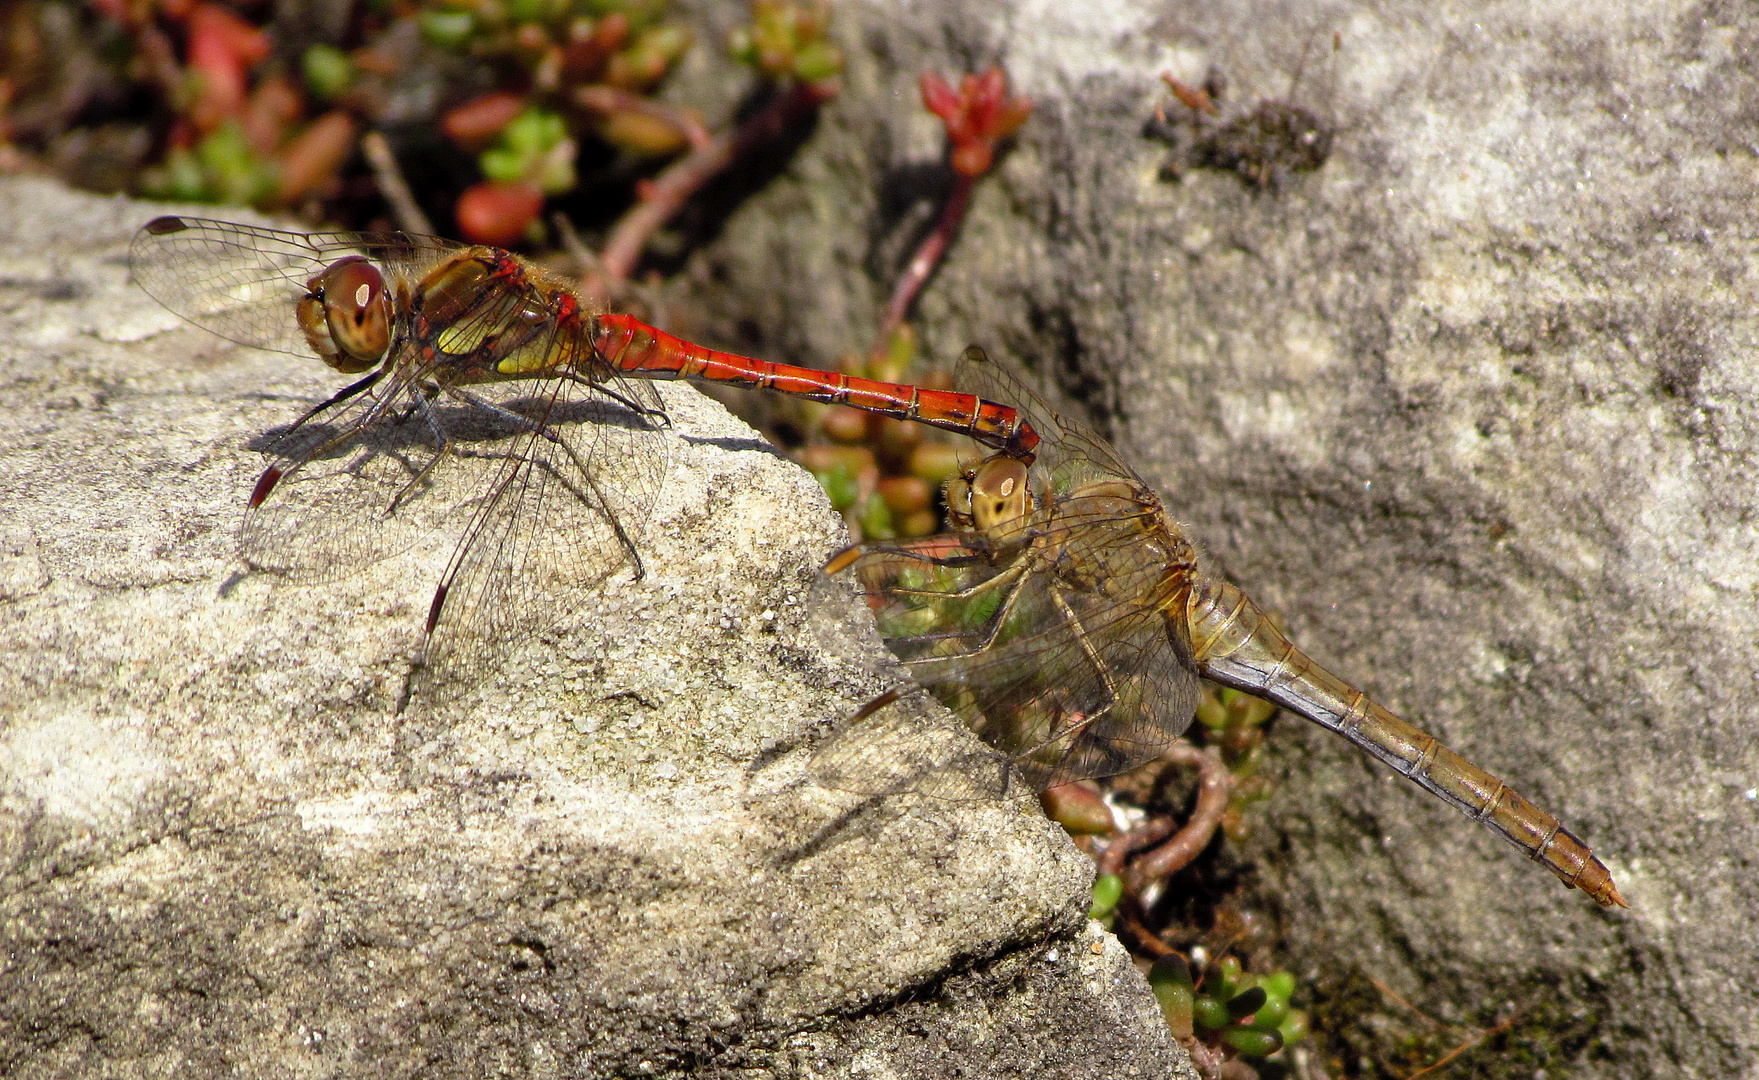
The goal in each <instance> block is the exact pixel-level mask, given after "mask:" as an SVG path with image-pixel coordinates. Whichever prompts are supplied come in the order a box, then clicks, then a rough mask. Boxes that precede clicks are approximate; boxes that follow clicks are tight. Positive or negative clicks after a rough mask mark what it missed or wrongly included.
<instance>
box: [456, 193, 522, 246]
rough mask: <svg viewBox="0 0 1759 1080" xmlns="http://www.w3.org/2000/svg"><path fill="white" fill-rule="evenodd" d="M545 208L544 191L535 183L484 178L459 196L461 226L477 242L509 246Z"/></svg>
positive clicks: (516, 240)
mask: <svg viewBox="0 0 1759 1080" xmlns="http://www.w3.org/2000/svg"><path fill="white" fill-rule="evenodd" d="M543 209H544V193H543V192H542V191H540V190H538V188H537V187H536V185H533V184H528V183H526V182H525V181H523V180H516V181H513V182H511V183H499V182H496V181H490V180H484V181H483V182H481V183H479V184H475V185H473V186H471V187H470V188H467V189H466V190H465V192H464V194H463V195H460V196H459V197H458V207H457V210H456V214H457V217H458V229H459V231H460V232H462V233H463V234H464V236H465V238H466V239H468V240H470V241H472V242H474V243H478V244H492V245H494V246H495V247H507V246H509V245H511V244H514V243H517V242H518V241H519V239H520V238H521V237H523V236H524V235H525V229H526V226H528V225H530V224H531V223H532V222H533V221H536V220H537V216H538V215H539V214H541V213H543Z"/></svg>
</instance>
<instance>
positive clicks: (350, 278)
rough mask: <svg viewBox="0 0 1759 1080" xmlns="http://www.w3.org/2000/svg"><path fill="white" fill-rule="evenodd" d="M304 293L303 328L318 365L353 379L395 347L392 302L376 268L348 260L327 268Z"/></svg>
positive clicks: (362, 261) (363, 260)
mask: <svg viewBox="0 0 1759 1080" xmlns="http://www.w3.org/2000/svg"><path fill="white" fill-rule="evenodd" d="M305 288H306V293H305V296H303V297H301V298H300V301H299V310H298V317H299V328H300V329H301V330H303V331H304V332H305V340H306V342H307V344H309V345H311V347H312V351H313V352H315V353H317V354H318V358H319V359H320V360H322V361H323V362H324V363H326V364H328V365H330V366H331V367H333V368H335V369H336V370H337V371H341V372H344V373H347V374H355V373H358V372H362V371H366V370H368V369H369V368H372V367H373V366H374V365H376V364H378V362H379V361H380V360H382V359H384V356H385V351H386V350H387V349H389V348H390V347H391V301H390V297H389V296H388V295H387V294H386V292H385V276H384V275H383V274H381V273H380V272H379V268H378V267H376V266H374V265H373V264H372V263H371V262H369V261H368V260H367V259H366V258H365V257H363V256H360V255H350V256H349V257H348V258H346V259H338V260H337V261H336V262H333V263H331V264H330V265H329V266H327V267H325V268H324V272H323V273H321V274H319V275H317V276H316V277H314V278H312V279H311V280H310V281H308V282H306V284H305Z"/></svg>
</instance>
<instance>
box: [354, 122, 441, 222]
mask: <svg viewBox="0 0 1759 1080" xmlns="http://www.w3.org/2000/svg"><path fill="white" fill-rule="evenodd" d="M360 150H361V153H363V154H365V155H366V160H367V164H369V165H371V166H372V169H373V179H374V181H376V182H377V183H378V185H379V194H380V195H383V196H384V197H385V202H387V203H388V204H390V207H391V214H392V216H394V217H395V218H396V219H397V225H398V227H399V228H401V229H402V230H403V231H404V232H412V233H419V234H421V235H424V236H432V235H433V234H434V224H433V222H431V221H429V220H428V216H427V215H426V214H424V213H422V210H421V207H420V206H418V205H416V202H415V195H414V194H413V193H411V192H410V190H409V184H408V183H407V182H406V181H405V180H404V179H403V170H402V169H399V168H398V167H397V155H395V154H393V153H391V144H390V143H389V142H388V141H387V140H386V139H385V136H384V135H382V134H380V133H379V132H377V131H369V132H367V133H366V134H365V135H362V136H361V137H360Z"/></svg>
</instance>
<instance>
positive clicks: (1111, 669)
mask: <svg viewBox="0 0 1759 1080" xmlns="http://www.w3.org/2000/svg"><path fill="white" fill-rule="evenodd" d="M1077 516H1079V515H1077ZM1102 525H1103V523H1102V522H1093V521H1081V522H1079V526H1080V527H1076V526H1075V525H1073V524H1071V525H1067V526H1064V527H1062V528H1061V529H1060V530H1057V531H1054V532H1053V533H1052V534H1050V535H1049V536H1048V537H1047V539H1048V540H1049V541H1050V542H1049V543H1048V544H1047V545H1044V546H1042V547H1039V548H1032V549H1027V550H1025V551H1022V552H1019V553H1017V554H1015V555H1014V556H1013V557H1011V558H998V557H997V556H996V555H995V553H993V552H990V551H986V550H984V548H983V547H982V545H981V544H977V543H973V542H971V540H972V538H961V537H954V536H942V537H933V538H930V539H928V540H926V541H920V542H916V543H912V544H904V545H896V546H877V545H876V546H873V547H871V548H869V549H866V550H864V551H863V552H862V554H861V555H860V556H859V557H858V558H856V559H855V560H854V562H853V563H852V564H851V565H850V566H849V572H850V573H851V574H852V575H853V576H854V577H855V578H856V580H857V581H858V582H859V586H860V588H861V590H862V592H863V593H864V594H865V595H866V596H867V598H868V603H869V605H870V607H872V608H873V609H874V611H875V616H876V621H877V623H878V626H879V630H880V634H881V636H882V637H884V638H885V639H886V643H887V645H888V646H889V647H890V648H891V649H892V651H893V652H894V653H895V654H896V655H897V656H898V658H899V660H900V663H901V666H902V667H903V668H904V669H905V670H907V671H908V672H909V674H910V675H911V676H912V677H913V678H914V679H915V680H916V681H917V682H918V683H919V684H920V685H921V686H922V687H923V688H924V689H925V690H926V691H927V692H928V693H930V694H932V695H933V696H934V697H935V698H937V699H939V700H940V701H941V702H942V703H943V704H944V705H946V706H947V707H948V708H949V709H951V710H952V712H953V713H954V714H955V715H957V716H958V717H959V718H960V719H961V720H962V721H963V722H964V723H965V724H966V726H967V727H968V728H969V729H970V730H971V731H973V732H974V733H975V734H977V736H978V737H979V738H980V739H982V740H983V742H984V744H986V746H987V747H988V748H990V750H991V751H992V754H990V755H988V756H987V757H986V756H985V755H983V754H975V756H974V752H973V751H970V750H967V751H964V752H963V757H962V758H960V760H959V762H958V763H957V765H956V767H958V768H963V769H966V770H970V772H971V775H967V776H966V777H963V778H961V779H958V780H956V781H955V780H952V779H951V778H950V777H949V776H948V775H947V773H948V771H949V767H950V766H954V765H955V763H954V762H948V763H946V764H937V763H934V762H933V761H930V760H925V759H924V756H923V755H924V754H925V753H928V751H926V750H925V749H924V747H925V746H926V745H931V744H923V743H921V742H919V741H913V740H912V738H911V737H910V735H909V732H910V730H911V729H912V727H913V722H912V721H910V720H908V719H906V718H905V716H904V714H903V713H902V712H901V711H900V710H899V709H897V708H891V707H887V708H882V709H876V710H869V711H867V712H864V714H863V715H862V716H861V717H860V718H859V719H858V722H856V723H854V724H852V725H851V726H850V728H849V729H848V730H847V731H846V732H842V733H839V734H838V735H837V736H836V737H834V738H833V740H832V741H831V742H830V743H829V744H827V746H826V747H824V748H823V749H822V750H821V751H820V753H819V755H818V756H817V757H816V758H815V762H814V770H815V773H816V774H817V775H818V776H820V777H821V778H822V779H821V782H822V783H825V784H826V786H830V787H834V788H839V789H843V790H856V791H864V792H868V793H880V792H884V791H889V790H895V789H898V788H899V787H900V784H901V779H900V778H902V777H906V776H909V775H910V774H911V773H912V772H918V773H921V779H920V780H918V781H915V782H914V783H911V784H909V785H907V786H909V787H911V789H913V790H918V791H922V792H925V793H929V794H936V795H940V796H942V797H947V796H948V792H949V790H950V789H953V788H965V789H972V790H974V791H975V792H976V793H980V794H983V795H991V796H994V795H1004V794H1026V793H1029V792H1033V791H1039V790H1042V789H1044V788H1047V787H1054V786H1056V785H1059V784H1065V783H1069V782H1071V781H1074V780H1079V779H1086V778H1090V777H1097V776H1108V775H1111V774H1113V773H1118V772H1123V771H1126V770H1128V769H1131V768H1134V767H1135V766H1137V765H1140V764H1142V763H1143V762H1146V761H1149V760H1151V759H1153V758H1154V757H1156V756H1158V755H1159V754H1160V753H1161V752H1162V751H1163V750H1164V749H1165V748H1166V746H1167V744H1168V743H1169V742H1171V740H1172V739H1174V738H1175V737H1177V736H1178V734H1179V733H1180V732H1182V731H1183V730H1184V729H1185V727H1186V725H1187V724H1189V722H1190V719H1191V715H1192V711H1193V710H1194V708H1195V706H1196V700H1197V693H1198V683H1197V678H1196V674H1195V669H1194V667H1193V665H1192V662H1191V659H1190V648H1189V645H1188V643H1187V642H1185V641H1184V640H1183V638H1182V637H1181V636H1180V635H1179V632H1178V630H1177V628H1176V624H1173V623H1169V622H1168V620H1166V619H1165V617H1164V616H1163V615H1162V614H1161V611H1160V601H1162V600H1163V599H1164V596H1165V587H1164V585H1163V586H1156V584H1155V582H1154V581H1153V580H1151V579H1153V578H1154V577H1156V576H1157V575H1158V574H1159V573H1160V572H1161V571H1162V570H1163V568H1161V567H1157V566H1155V565H1153V564H1152V563H1151V562H1145V563H1144V564H1143V572H1142V575H1141V576H1142V577H1143V578H1144V580H1143V581H1142V582H1139V583H1132V582H1121V583H1120V582H1115V581H1101V580H1096V579H1088V580H1083V579H1082V578H1081V576H1080V575H1070V574H1067V573H1059V572H1058V569H1057V567H1056V566H1055V565H1054V560H1053V559H1051V558H1047V552H1049V553H1055V554H1058V555H1060V554H1062V553H1065V552H1066V549H1067V546H1068V545H1070V544H1086V545H1089V546H1092V545H1098V544H1104V543H1112V544H1116V543H1119V542H1121V541H1122V540H1123V539H1124V538H1125V537H1127V536H1128V535H1129V532H1128V531H1127V530H1122V529H1113V530H1111V531H1110V534H1108V532H1107V530H1105V529H1104V528H1102V527H1101V526H1102ZM1096 554H1097V553H1095V552H1091V551H1090V552H1087V553H1086V557H1090V558H1091V557H1095V556H1096ZM1119 584H1122V585H1125V586H1129V585H1131V584H1141V585H1142V586H1143V588H1142V589H1140V590H1136V591H1132V590H1130V589H1128V588H1126V589H1124V590H1121V591H1119V590H1116V589H1115V588H1114V587H1115V586H1116V585H1119ZM1156 588H1158V589H1159V591H1155V590H1156ZM900 700H901V699H900ZM1001 762H1005V764H1006V765H1008V766H1011V768H1012V770H1014V772H1015V773H1017V774H1018V779H1017V780H1013V779H1010V776H1011V775H1012V774H1010V772H1009V771H1008V770H1007V769H1005V768H1002V767H1000V764H999V763H1001ZM973 776H975V777H976V778H977V782H976V784H975V788H973ZM953 797H957V796H953Z"/></svg>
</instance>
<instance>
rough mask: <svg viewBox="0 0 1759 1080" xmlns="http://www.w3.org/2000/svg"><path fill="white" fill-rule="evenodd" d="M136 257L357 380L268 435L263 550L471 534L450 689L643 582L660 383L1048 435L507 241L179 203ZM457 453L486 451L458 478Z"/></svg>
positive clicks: (315, 573) (261, 563)
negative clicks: (229, 215)
mask: <svg viewBox="0 0 1759 1080" xmlns="http://www.w3.org/2000/svg"><path fill="white" fill-rule="evenodd" d="M129 266H130V269H131V272H132V275H133V278H134V280H135V281H136V283H138V284H139V285H140V286H141V288H143V289H144V290H145V291H146V292H147V293H148V294H149V295H150V296H152V297H153V299H155V300H157V301H158V302H159V303H160V304H162V305H163V306H165V307H166V308H168V309H169V310H170V311H172V312H173V313H175V314H177V315H179V316H181V317H182V318H184V319H186V320H187V321H189V322H191V323H193V324H195V325H196V326H199V327H202V328H203V329H206V330H208V331H211V332H212V333H214V334H217V335H219V336H220V337H222V338H225V339H226V340H228V341H233V342H237V343H239V344H242V345H248V346H253V347H255V348H259V349H266V350H270V351H273V352H280V353H287V354H291V355H295V356H302V357H308V358H316V359H318V360H321V361H322V362H323V363H324V364H326V365H327V366H328V367H330V368H331V369H333V370H334V371H335V372H337V373H339V374H342V375H350V376H358V377H357V378H356V379H355V380H354V381H352V382H350V383H349V384H347V385H346V386H343V387H342V388H341V389H339V390H337V391H336V392H335V393H333V394H331V395H330V396H329V397H328V398H325V399H324V400H323V401H321V402H318V403H317V404H316V405H314V406H312V407H311V408H309V409H307V410H306V411H305V412H304V413H303V414H301V415H300V416H299V417H298V418H297V419H295V420H294V421H293V422H292V424H291V425H288V426H286V427H284V428H281V429H279V430H277V431H274V432H272V433H270V434H269V435H267V436H266V437H265V439H264V440H262V443H261V446H260V448H262V449H264V451H265V453H266V456H267V458H268V464H267V466H266V467H265V468H264V470H263V472H262V473H261V475H260V476H259V477H258V479H257V481H256V486H255V487H254V489H253V490H252V491H251V493H250V497H249V500H248V504H247V509H246V515H245V523H244V527H243V530H242V534H241V541H240V549H241V554H242V556H243V559H244V561H245V563H246V564H247V565H248V566H250V567H252V568H254V569H262V570H267V571H273V572H277V573H282V574H286V575H288V576H290V577H293V578H296V579H299V578H303V579H310V580H321V579H324V578H328V577H336V576H340V575H344V574H347V573H351V572H353V571H355V570H357V569H359V568H360V567H362V566H365V565H369V564H371V563H374V562H378V561H380V560H383V559H385V558H387V557H389V556H391V555H393V554H396V553H398V552H400V551H402V550H406V549H407V548H408V547H409V546H410V545H411V544H413V543H415V542H417V540H418V539H420V538H421V537H422V536H424V535H433V534H434V532H435V530H454V529H455V530H458V533H459V540H458V541H457V544H456V546H455V548H454V549H453V553H452V555H451V559H450V561H449V563H448V564H447V566H446V568H445V570H444V571H443V573H442V575H441V578H440V581H439V583H438V585H437V587H436V588H435V590H434V594H433V599H432V601H431V602H430V604H429V607H428V612H427V617H426V623H425V626H424V630H425V635H426V649H425V656H424V658H423V663H422V664H421V665H420V666H418V669H417V678H416V682H417V684H418V685H419V686H422V687H426V688H427V691H426V692H428V693H430V694H433V693H436V692H437V691H439V690H440V689H441V688H444V687H450V688H451V689H454V690H455V689H459V688H462V687H465V686H469V685H471V684H473V683H475V682H477V681H479V680H480V679H481V678H483V677H484V676H486V675H487V674H488V673H489V672H491V671H492V670H494V668H495V667H496V666H497V665H498V663H499V661H500V660H501V658H502V657H503V656H504V655H505V654H506V652H507V651H508V650H509V649H510V648H511V647H513V646H514V645H515V644H517V643H518V642H520V641H522V640H526V639H528V638H530V637H531V636H532V635H534V634H536V633H539V632H541V631H542V630H544V629H546V628H547V627H548V626H549V625H550V624H552V623H553V622H554V621H555V619H557V618H559V617H560V616H561V614H562V613H563V612H565V611H567V610H572V609H573V608H575V607H577V606H578V604H579V602H580V601H581V600H582V599H584V598H585V596H586V594H588V593H589V592H590V591H591V590H593V589H594V588H596V587H598V586H599V585H600V584H602V582H603V581H604V580H605V578H606V577H608V576H609V575H610V574H612V573H615V572H616V571H618V570H619V569H621V568H623V567H628V568H629V569H630V570H631V571H632V573H633V575H634V576H635V577H637V578H639V577H641V576H642V575H643V573H644V567H643V565H642V561H641V555H640V551H639V546H638V541H639V538H640V534H641V531H642V528H643V527H644V524H645V520H646V517H647V515H648V512H649V510H650V509H651V507H652V505H653V502H654V499H655V496H656V493H657V491H658V489H659V488H660V486H661V484H662V483H663V481H664V475H665V471H666V468H667V452H666V444H665V441H664V439H663V437H662V436H661V430H662V429H663V428H664V427H665V426H667V420H666V415H665V410H664V409H663V407H662V405H661V402H660V398H659V395H658V394H657V393H656V392H655V390H654V388H653V386H652V385H651V383H650V382H648V381H647V380H665V379H691V380H695V381H698V382H705V383H721V384H728V385H737V386H743V387H748V388H755V389H762V390H769V391H775V392H778V393H784V394H791V395H795V396H798V397H804V398H810V399H812V400H816V401H822V402H828V403H834V404H841V405H850V406H854V407H856V408H860V409H866V410H869V411H872V412H876V413H882V414H884V415H887V416H893V417H899V418H903V419H908V420H915V421H919V422H921V423H924V424H929V425H931V426H934V427H937V428H942V429H945V430H949V431H953V432H957V433H960V434H963V435H967V436H970V437H971V438H974V439H976V440H978V441H979V442H980V443H982V444H983V445H986V446H990V447H994V448H996V449H997V450H998V451H1005V452H1006V453H1008V454H1009V455H1010V457H1012V458H1020V459H1022V460H1031V459H1032V457H1033V455H1034V448H1035V446H1036V444H1037V441H1038V436H1037V434H1036V433H1035V432H1033V431H1032V429H1031V428H1030V427H1029V426H1027V425H1026V424H1025V423H1023V422H1021V420H1020V418H1019V417H1018V416H1017V415H1016V413H1015V412H1014V410H1013V409H1012V408H1011V407H1008V406H1005V405H1002V404H999V403H995V402H989V401H984V400H980V399H978V398H975V397H973V396H971V395H967V394H959V393H953V392H950V391H944V390H932V389H923V388H918V387H912V386H907V385H902V384H895V383H883V382H877V381H874V380H869V379H861V378H855V377H852V376H848V375H844V374H840V373H836V372H827V371H818V370H815V369H812V368H805V367H796V366H793V365H787V364H776V363H770V362H767V361H763V360H756V359H752V358H750V357H744V356H739V355H736V354H733V353H728V352H721V351H717V350H713V349H708V348H704V347H703V346H700V345H696V344H693V343H691V342H688V341H684V340H682V339H680V338H677V337H674V336H673V335H671V334H667V333H665V332H664V331H662V330H659V329H657V328H655V327H652V326H649V325H647V324H645V323H642V322H640V321H638V320H636V319H634V318H631V317H629V316H627V315H623V314H616V313H607V312H598V311H595V310H592V309H591V308H590V307H588V306H587V305H586V304H585V303H584V302H583V301H582V300H581V299H580V297H579V295H578V294H577V293H576V292H575V291H574V290H573V289H572V288H571V287H570V286H569V285H568V283H567V282H566V281H564V280H563V279H562V278H560V277H559V276H557V275H555V274H553V273H551V272H549V271H547V270H545V269H543V268H542V267H540V266H538V265H536V264H534V263H532V262H529V261H527V260H525V259H522V258H520V257H519V256H517V255H514V254H512V253H510V252H507V251H503V250H500V249H498V248H492V247H484V246H467V245H461V244H456V243H453V242H451V241H448V240H444V239H441V238H438V237H432V236H418V235H412V234H407V233H382V234H374V233H352V232H314V233H296V232H283V231H281V230H277V229H268V228H261V227H258V226H254V225H243V224H236V223H233V222H226V221H213V220H207V219H203V218H194V217H179V216H166V217H159V218H155V219H154V220H152V221H150V222H148V223H147V224H146V226H145V227H143V228H142V229H141V230H140V231H139V233H137V234H136V236H135V238H134V241H133V243H132V245H131V246H130V250H129ZM454 463H469V466H470V468H469V469H468V470H465V471H464V472H463V478H462V479H460V480H458V481H457V482H455V483H450V484H448V483H443V481H445V479H446V477H445V474H446V473H447V472H448V471H449V469H448V468H445V467H450V466H452V465H453V464H454ZM450 471H452V472H455V473H456V472H459V470H456V469H451V470H450ZM613 477H615V482H613V479H612V478H613ZM460 491H462V492H463V494H462V495H459V494H457V493H458V492H460ZM448 492H450V493H451V494H450V495H448Z"/></svg>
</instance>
